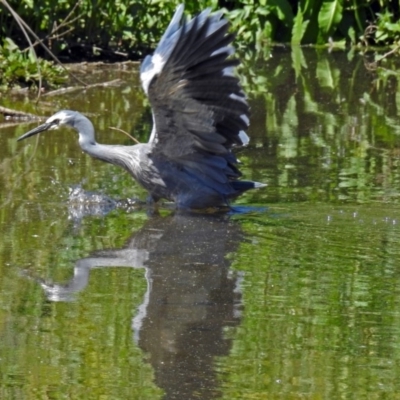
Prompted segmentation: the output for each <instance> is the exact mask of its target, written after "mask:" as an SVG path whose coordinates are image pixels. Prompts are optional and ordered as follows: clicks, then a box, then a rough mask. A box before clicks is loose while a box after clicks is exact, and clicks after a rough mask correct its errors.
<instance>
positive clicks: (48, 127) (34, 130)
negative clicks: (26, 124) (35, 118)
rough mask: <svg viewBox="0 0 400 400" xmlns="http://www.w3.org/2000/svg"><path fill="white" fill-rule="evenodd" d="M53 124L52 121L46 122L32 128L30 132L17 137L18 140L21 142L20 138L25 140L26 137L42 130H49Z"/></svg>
mask: <svg viewBox="0 0 400 400" xmlns="http://www.w3.org/2000/svg"><path fill="white" fill-rule="evenodd" d="M51 126H52V124H51V122H46V123H44V124H42V125H39V126H38V127H37V128H35V129H32V130H31V131H29V132H27V133H25V134H24V135H22V136H20V137H19V138H18V139H17V141H18V142H19V141H20V140H24V139H26V138H28V137H30V136H33V135H36V134H38V133H40V132H44V131H47V130H48V129H50V128H51Z"/></svg>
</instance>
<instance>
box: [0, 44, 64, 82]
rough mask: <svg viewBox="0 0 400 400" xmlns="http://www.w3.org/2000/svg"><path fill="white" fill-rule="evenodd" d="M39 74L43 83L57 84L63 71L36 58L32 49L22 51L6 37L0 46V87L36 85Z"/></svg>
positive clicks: (61, 77) (61, 78)
mask: <svg viewBox="0 0 400 400" xmlns="http://www.w3.org/2000/svg"><path fill="white" fill-rule="evenodd" d="M38 67H39V68H38ZM40 76H41V79H42V82H43V84H45V85H58V84H61V83H62V82H64V80H65V71H64V70H63V69H62V68H61V67H59V66H56V65H54V64H53V63H52V62H49V61H46V60H43V59H39V60H36V57H35V55H34V53H33V52H32V51H28V52H23V51H21V50H20V49H19V48H18V46H17V45H16V44H15V43H14V42H13V41H12V40H11V39H10V38H6V39H5V40H4V42H3V45H2V46H1V47H0V89H6V88H7V87H9V86H15V85H23V86H36V85H38V83H39V80H40Z"/></svg>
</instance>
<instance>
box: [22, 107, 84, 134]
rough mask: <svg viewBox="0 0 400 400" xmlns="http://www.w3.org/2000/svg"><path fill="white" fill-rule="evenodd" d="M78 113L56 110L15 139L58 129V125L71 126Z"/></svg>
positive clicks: (77, 117)
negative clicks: (42, 122)
mask: <svg viewBox="0 0 400 400" xmlns="http://www.w3.org/2000/svg"><path fill="white" fill-rule="evenodd" d="M80 115H81V114H79V113H77V112H76V111H71V110H62V111H58V112H57V113H55V114H54V115H52V116H51V117H50V118H48V119H47V121H46V122H45V123H44V124H42V125H39V126H38V127H36V128H34V129H32V130H31V131H29V132H27V133H25V134H24V135H22V136H20V137H19V138H18V139H17V140H18V141H20V140H23V139H26V138H28V137H30V136H33V135H36V134H38V133H40V132H45V131H49V130H54V129H58V128H59V127H60V126H63V125H69V126H71V127H74V125H75V123H76V121H77V120H78V119H79V116H80Z"/></svg>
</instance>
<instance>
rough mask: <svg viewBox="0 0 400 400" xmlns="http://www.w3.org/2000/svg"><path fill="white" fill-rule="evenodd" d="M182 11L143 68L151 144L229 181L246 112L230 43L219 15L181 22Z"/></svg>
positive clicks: (205, 13) (246, 121) (243, 140)
mask: <svg viewBox="0 0 400 400" xmlns="http://www.w3.org/2000/svg"><path fill="white" fill-rule="evenodd" d="M182 14H183V5H180V6H179V7H178V8H177V10H176V12H175V15H174V17H173V19H172V21H171V23H170V25H169V26H168V28H167V30H166V32H165V34H164V36H163V37H162V39H161V41H160V43H159V45H158V47H157V49H156V50H155V52H154V54H153V56H152V57H150V56H147V57H146V58H145V60H144V61H143V64H142V67H141V80H142V84H143V88H144V90H145V92H146V93H147V95H148V96H149V99H150V103H151V106H152V109H153V121H154V126H153V131H152V134H151V137H150V142H151V143H152V145H153V147H152V148H153V152H154V153H158V154H159V153H161V154H162V155H163V156H165V157H166V158H168V159H170V160H172V161H175V162H178V163H183V164H185V165H188V164H191V166H192V167H194V168H196V163H198V162H200V163H202V164H203V166H202V169H203V172H205V171H204V168H205V167H206V165H205V164H207V165H208V167H210V168H218V167H219V168H220V169H225V173H227V175H228V176H229V175H230V176H231V177H232V178H234V177H237V176H239V172H238V171H237V169H236V168H234V167H233V165H232V163H235V161H236V159H235V157H234V156H233V155H232V154H231V152H230V149H231V148H232V146H233V145H246V144H247V143H248V140H249V139H248V137H247V135H246V133H245V130H246V129H247V127H248V124H249V118H248V117H249V106H248V104H247V101H246V98H245V96H244V93H243V92H242V90H241V87H240V85H239V80H238V79H237V78H236V77H235V76H234V75H233V67H234V66H236V65H237V64H238V61H237V60H234V59H231V58H228V57H229V56H230V55H232V53H233V52H234V50H233V48H232V47H231V46H230V44H231V42H232V40H233V39H234V35H233V34H229V33H228V22H227V21H226V20H225V19H223V18H221V17H222V13H215V14H210V9H207V10H205V11H203V12H202V13H201V14H199V15H198V16H196V17H195V18H193V19H192V20H190V21H189V22H187V23H186V22H185V21H184V20H183V21H182ZM227 164H228V165H229V167H228V169H229V171H227V170H226V167H227Z"/></svg>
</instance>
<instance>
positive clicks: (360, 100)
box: [243, 46, 400, 201]
mask: <svg viewBox="0 0 400 400" xmlns="http://www.w3.org/2000/svg"><path fill="white" fill-rule="evenodd" d="M390 62H392V61H388V62H387V63H388V65H387V67H390V70H389V69H388V70H382V71H381V73H378V74H377V75H376V74H375V75H372V74H368V73H366V70H365V67H364V64H363V60H362V58H361V57H359V56H357V55H356V54H355V53H354V51H350V52H349V53H348V54H346V53H345V52H342V51H334V52H332V53H331V54H329V53H328V52H325V53H323V52H321V50H318V51H317V50H313V49H303V48H301V47H298V46H293V47H292V49H291V51H290V52H287V51H282V50H281V49H276V50H275V51H273V52H272V54H271V57H270V58H269V59H268V61H267V65H266V66H265V67H261V65H260V66H258V67H256V68H254V66H253V67H252V66H251V65H250V66H249V65H244V68H243V69H244V70H246V71H247V72H248V74H247V75H246V78H245V79H244V87H245V91H246V92H247V93H249V94H250V95H251V97H252V98H254V102H255V103H259V104H260V105H261V104H262V106H258V107H256V109H263V110H265V111H264V112H265V115H264V118H265V120H266V122H265V123H264V129H266V133H265V136H264V137H261V136H260V134H259V133H258V136H257V138H255V139H254V140H253V142H260V143H262V146H264V148H265V149H267V148H270V146H273V147H274V148H275V151H274V152H273V153H272V154H269V155H268V157H270V164H271V165H273V168H274V169H276V170H277V171H278V172H277V171H271V172H270V173H267V176H275V175H276V174H278V176H276V184H275V185H276V190H278V191H279V192H280V193H281V194H282V195H283V196H287V195H288V193H290V191H292V190H295V188H298V189H297V190H300V188H301V187H303V188H305V187H307V186H308V187H309V188H310V191H309V192H308V194H307V196H312V197H313V198H315V197H318V196H319V195H320V194H319V193H318V190H317V188H316V187H315V185H314V184H313V182H314V181H315V180H322V181H324V180H326V181H329V182H330V185H332V187H335V188H336V192H335V196H336V198H337V199H350V200H357V201H367V200H368V199H371V198H374V197H375V196H382V195H383V194H382V193H385V190H383V189H381V188H380V187H379V185H378V184H377V182H386V185H387V182H388V181H391V182H394V181H400V170H398V169H391V168H392V167H391V166H392V165H394V164H395V160H394V157H395V155H394V153H390V154H391V156H390V157H388V156H387V154H388V153H386V155H385V157H384V156H383V154H384V153H383V152H384V150H385V149H391V148H392V147H393V146H395V145H396V144H398V143H399V142H400V123H399V118H398V109H399V107H400V100H399V99H400V88H399V86H400V85H398V83H397V80H398V75H397V74H396V73H395V71H396V69H397V68H396V64H395V62H394V61H393V62H392V63H393V65H390ZM254 65H257V64H254ZM258 118H259V116H258ZM255 123H256V124H257V121H256V122H255ZM252 130H254V131H256V132H260V128H258V127H257V126H252ZM370 149H377V150H376V151H374V152H371V151H370ZM265 151H267V150H265ZM371 165H374V166H375V167H374V169H371V168H370V167H369V166H371ZM388 174H389V176H388ZM300 176H301V179H300V178H299V177H300ZM378 176H379V177H382V176H385V179H381V178H380V180H379V181H378V180H377V177H378ZM270 183H271V182H270ZM382 184H383V183H382ZM273 186H274V185H273V184H272V183H271V184H270V190H269V192H268V195H269V196H272V197H273V198H276V197H275V195H276V194H274V193H273V189H272V187H273ZM289 188H290V190H289V192H288V189H289ZM313 192H314V193H313ZM395 193H397V191H395ZM392 198H393V197H392ZM399 200H400V198H399Z"/></svg>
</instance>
